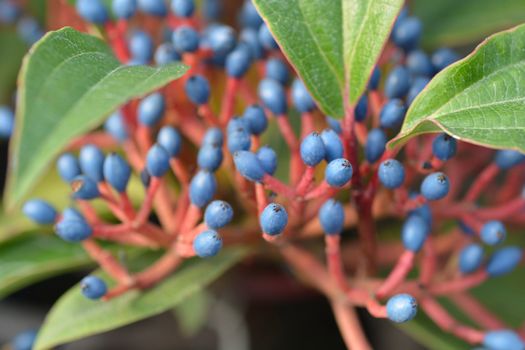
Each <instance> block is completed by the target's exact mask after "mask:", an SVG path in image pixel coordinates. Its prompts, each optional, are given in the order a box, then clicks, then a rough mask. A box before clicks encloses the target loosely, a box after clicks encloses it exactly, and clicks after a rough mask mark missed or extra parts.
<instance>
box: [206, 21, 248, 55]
mask: <svg viewBox="0 0 525 350" xmlns="http://www.w3.org/2000/svg"><path fill="white" fill-rule="evenodd" d="M204 36H205V38H206V43H207V45H208V46H209V47H210V49H212V51H213V52H214V54H215V55H218V56H224V55H226V54H228V53H230V52H231V51H232V50H233V49H234V48H235V45H236V44H237V40H236V38H235V31H234V30H233V28H231V27H229V26H226V25H223V24H212V25H210V26H208V27H207V28H206V31H205V33H204ZM249 57H250V56H249Z"/></svg>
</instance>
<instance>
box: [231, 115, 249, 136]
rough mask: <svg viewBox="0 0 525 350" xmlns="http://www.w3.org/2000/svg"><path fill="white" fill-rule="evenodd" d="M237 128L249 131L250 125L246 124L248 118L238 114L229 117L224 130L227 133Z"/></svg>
mask: <svg viewBox="0 0 525 350" xmlns="http://www.w3.org/2000/svg"><path fill="white" fill-rule="evenodd" d="M238 129H243V130H244V131H247V132H250V125H249V124H248V120H246V119H244V118H243V117H239V116H235V117H233V118H231V119H230V121H229V122H228V125H227V126H226V132H227V133H228V134H231V133H233V132H235V131H237V130H238Z"/></svg>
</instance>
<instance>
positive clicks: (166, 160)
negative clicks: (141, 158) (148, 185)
mask: <svg viewBox="0 0 525 350" xmlns="http://www.w3.org/2000/svg"><path fill="white" fill-rule="evenodd" d="M169 168H170V154H169V153H168V151H167V150H166V149H165V148H164V147H162V146H161V145H159V144H158V143H156V144H154V145H153V146H152V147H151V148H150V149H149V151H148V154H147V155H146V169H147V170H148V173H149V174H150V175H151V176H154V177H162V176H163V175H164V174H165V173H166V172H167V171H168V170H169Z"/></svg>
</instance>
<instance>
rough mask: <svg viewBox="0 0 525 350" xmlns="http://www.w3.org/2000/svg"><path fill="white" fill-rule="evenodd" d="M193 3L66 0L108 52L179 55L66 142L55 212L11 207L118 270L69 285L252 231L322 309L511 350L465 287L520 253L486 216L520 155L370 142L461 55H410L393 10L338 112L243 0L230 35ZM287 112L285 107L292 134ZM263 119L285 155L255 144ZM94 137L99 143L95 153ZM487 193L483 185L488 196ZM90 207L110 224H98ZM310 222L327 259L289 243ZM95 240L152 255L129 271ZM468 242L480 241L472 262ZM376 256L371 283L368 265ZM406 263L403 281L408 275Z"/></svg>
mask: <svg viewBox="0 0 525 350" xmlns="http://www.w3.org/2000/svg"><path fill="white" fill-rule="evenodd" d="M204 6H205V7H204V9H203V11H202V14H201V13H200V12H198V11H196V6H195V4H194V2H193V0H173V1H171V3H170V6H168V5H167V4H166V2H165V1H164V0H138V1H135V0H113V2H112V7H111V8H106V7H105V5H104V2H103V1H101V0H78V1H77V2H76V9H77V12H78V14H79V15H80V16H81V17H82V18H83V19H84V20H85V21H87V22H89V23H91V24H94V25H98V26H101V28H103V29H104V34H105V35H106V38H107V40H108V41H109V43H110V44H111V46H112V47H113V49H114V51H115V54H116V56H117V57H118V58H119V59H120V60H121V61H122V62H123V63H124V64H133V65H139V64H156V65H164V64H169V63H171V62H174V61H183V62H184V63H186V64H188V65H189V66H190V69H189V72H188V73H187V74H186V75H185V76H184V77H183V78H182V79H181V80H179V81H176V82H174V83H171V84H170V85H168V86H167V87H165V88H163V89H161V90H159V91H157V92H155V93H153V94H151V95H149V96H146V97H144V98H142V99H141V100H138V101H137V100H133V101H129V102H128V103H126V104H125V105H123V106H122V107H121V108H120V109H119V110H118V111H116V112H115V113H114V114H113V115H111V116H110V117H109V118H108V119H107V121H106V123H105V125H104V129H103V130H102V131H95V132H93V133H91V134H87V135H84V136H83V137H81V138H79V139H78V140H75V142H73V144H72V145H71V147H70V149H69V150H68V152H67V153H64V154H63V155H61V156H60V158H59V159H58V161H57V164H56V166H57V170H58V172H59V174H60V176H61V177H62V179H63V180H64V181H65V182H67V183H68V184H69V185H70V186H71V190H72V196H71V198H72V200H73V203H74V206H72V207H70V208H66V209H65V210H63V211H62V212H61V213H59V212H57V210H55V209H54V208H53V207H52V206H51V205H50V204H48V203H47V202H44V201H42V200H40V199H34V200H31V201H28V202H27V203H26V204H25V206H24V208H23V210H24V213H25V214H26V215H27V216H28V217H29V218H31V219H32V220H34V221H35V222H37V223H39V224H43V225H47V224H52V225H54V228H55V232H56V234H57V235H58V236H60V237H61V238H62V239H64V240H66V241H69V242H80V243H81V244H82V245H83V247H84V248H85V250H86V251H87V252H88V253H89V254H90V255H91V256H92V257H93V259H95V260H96V261H97V262H98V263H99V264H100V266H101V267H102V268H103V269H104V270H105V271H106V272H107V273H108V274H109V275H110V276H111V277H112V278H113V279H114V280H115V282H116V286H115V287H113V288H111V289H109V288H108V287H107V286H106V283H105V282H104V281H103V280H102V279H100V278H99V277H96V276H88V277H86V278H85V279H83V280H82V282H81V285H82V292H83V293H84V295H85V296H86V297H88V298H90V299H99V298H103V299H105V300H108V299H111V298H114V297H116V296H118V295H120V294H122V293H125V292H127V291H128V290H130V289H132V288H148V287H150V286H152V285H153V284H155V283H157V282H158V281H160V280H162V279H163V278H164V277H166V276H167V275H169V274H170V273H172V272H173V271H174V270H175V269H176V268H177V266H178V265H179V264H180V263H181V262H182V261H183V260H184V259H187V258H189V257H192V256H199V257H202V258H207V257H211V256H214V255H216V254H218V253H219V252H220V250H221V248H222V246H223V238H224V242H225V243H226V244H235V243H237V242H239V241H245V242H246V241H247V240H248V238H249V237H257V235H260V234H261V232H262V237H263V238H264V239H265V240H266V241H267V242H269V243H270V244H272V245H273V246H274V247H275V248H276V249H278V250H279V252H280V253H281V254H282V256H283V258H284V259H285V260H286V261H287V262H288V263H289V264H290V265H291V267H292V268H294V269H295V270H296V271H297V272H298V273H300V274H301V275H303V276H304V278H305V279H306V280H308V281H309V282H311V283H312V284H313V285H314V286H315V287H317V288H318V289H319V290H320V291H322V292H323V293H325V294H326V295H327V296H328V297H330V298H334V300H335V299H337V298H339V299H340V298H345V299H346V302H347V303H348V304H346V305H339V304H338V303H337V302H335V301H334V302H333V305H334V309H335V311H336V314H340V311H341V310H343V311H342V312H343V313H344V312H347V311H348V307H347V305H354V306H362V307H366V308H367V309H368V310H369V312H370V313H371V314H372V315H373V316H376V317H382V318H389V319H390V320H392V321H393V322H398V323H401V322H406V321H409V320H411V319H412V318H413V317H414V316H415V315H416V312H417V309H418V307H420V308H422V309H423V310H424V311H425V313H426V314H427V315H428V316H429V317H431V318H432V319H433V320H434V321H435V322H436V323H437V325H439V326H440V327H441V328H443V329H444V330H446V331H448V332H451V333H453V334H455V335H456V336H458V337H460V338H462V339H464V340H466V341H467V342H469V343H473V344H478V343H482V344H484V346H485V347H487V348H489V349H497V350H499V349H507V350H512V349H523V348H524V347H525V345H524V344H523V341H522V340H521V338H520V337H519V336H518V335H517V333H515V332H513V331H511V330H501V329H504V328H506V326H505V325H504V324H503V323H502V322H501V321H499V320H498V319H497V318H496V317H495V316H493V315H492V314H491V313H490V312H489V311H488V310H487V309H485V307H484V306H483V305H481V304H479V303H478V302H477V301H476V300H475V299H473V297H472V296H471V295H470V294H469V293H468V290H469V289H470V288H472V287H474V286H477V285H479V284H480V283H482V282H483V281H485V280H487V279H489V278H492V277H497V276H501V275H504V274H507V273H510V272H511V271H512V270H513V269H514V268H515V267H516V266H517V265H518V263H519V262H520V261H521V260H522V248H521V247H518V246H511V245H510V246H505V245H504V244H505V243H504V242H505V239H506V236H507V230H506V228H505V225H504V224H503V223H502V221H505V222H508V223H523V222H524V220H525V216H524V214H523V209H524V207H525V199H524V198H523V197H522V195H521V193H520V192H521V191H520V190H519V189H520V188H521V186H522V182H523V177H522V175H521V173H522V172H523V164H524V163H525V156H523V155H522V154H520V153H517V152H515V151H510V150H502V151H497V152H496V153H495V155H494V154H493V152H492V151H491V150H486V149H481V148H479V147H476V146H473V145H469V144H464V143H461V142H459V141H457V140H456V139H455V138H453V137H451V136H450V135H446V134H438V135H432V136H424V137H420V138H418V139H415V140H412V141H410V142H409V143H408V144H407V145H406V146H405V147H404V148H403V149H388V150H387V149H386V144H387V142H388V140H389V139H390V138H392V137H393V136H395V133H396V132H397V130H398V128H399V127H400V125H401V124H402V122H403V119H404V116H405V113H406V111H407V109H408V107H409V106H410V104H411V103H412V101H413V100H414V99H415V98H416V96H417V95H418V94H419V93H420V92H421V90H422V89H423V88H424V87H425V85H426V84H427V83H428V82H429V81H430V79H431V78H432V77H433V76H434V75H435V74H437V73H438V72H439V71H440V70H442V69H444V68H445V67H446V66H448V65H449V64H452V63H453V62H454V61H456V60H458V59H459V56H458V55H457V54H456V53H455V52H453V51H451V50H449V49H440V50H437V51H436V52H434V53H433V54H432V55H430V56H429V55H427V53H425V52H424V51H422V50H421V49H419V48H418V44H419V39H420V36H421V32H422V25H421V22H420V21H419V19H417V18H415V17H411V16H409V14H408V11H407V10H406V9H404V10H403V11H402V12H401V13H400V15H399V18H398V20H397V22H396V23H395V26H394V28H393V31H392V35H391V40H390V42H389V44H388V45H387V47H386V48H385V49H384V52H383V54H382V57H381V59H380V61H379V63H378V65H377V67H376V68H375V69H374V71H373V72H372V73H371V77H370V82H369V86H368V90H367V91H366V93H365V94H364V95H363V96H362V97H361V99H360V100H359V102H358V103H357V104H356V105H355V106H351V108H349V109H348V110H347V111H346V115H345V116H324V115H323V114H322V113H321V112H320V111H319V110H318V109H317V107H316V104H315V102H314V100H313V99H312V98H311V96H310V94H309V92H308V90H307V89H306V87H305V86H304V84H303V83H302V81H301V80H300V78H299V77H296V76H294V74H293V72H292V70H291V69H290V66H289V63H288V62H287V60H286V59H285V57H284V55H283V54H282V53H281V52H280V50H279V47H278V45H277V43H276V41H275V40H274V38H273V37H272V34H271V32H270V31H269V29H268V27H267V26H266V24H265V23H263V21H262V20H261V18H260V17H259V15H258V13H257V11H256V9H255V7H254V5H253V4H252V3H251V2H250V1H245V3H244V5H243V7H242V8H241V11H240V16H239V22H240V27H241V29H240V31H239V32H238V33H236V31H235V30H234V29H233V28H232V27H230V26H228V25H225V24H221V23H218V22H216V20H217V7H216V6H217V2H215V1H206V2H205V3H204ZM138 12H141V13H142V15H141V16H137V13H138ZM147 17H154V18H156V19H157V21H156V23H157V25H158V26H159V27H160V28H156V29H161V30H155V31H153V30H151V29H150V28H148V29H146V28H145V27H142V26H141V24H142V23H143V22H142V21H143V20H144V18H146V19H147ZM159 33H162V34H159ZM390 67H392V68H390ZM221 93H222V94H221ZM237 113H238V114H237ZM0 115H1V114H0ZM293 118H296V119H300V127H299V130H297V129H298V128H294V124H297V123H295V122H292V121H293ZM341 118H342V121H341V122H340V121H339V120H338V119H341ZM274 124H275V125H276V128H277V129H278V131H279V132H280V134H281V135H282V138H283V139H284V141H285V143H286V146H287V150H286V151H285V150H283V149H274V148H275V145H263V144H264V142H265V135H266V134H269V133H270V131H268V130H270V128H269V126H271V125H274ZM272 147H273V148H272ZM105 148H113V149H114V152H110V153H107V154H105V153H104V152H103V151H102V149H105ZM284 153H287V156H288V157H287V158H283V155H284ZM282 159H286V161H285V164H279V165H278V161H281V163H282V162H283V161H282ZM288 159H289V161H288ZM465 161H468V162H469V166H465V165H463V164H462V163H463V162H465ZM279 166H280V167H282V166H285V167H286V166H287V167H288V180H287V181H284V180H283V178H282V177H280V178H279V177H277V176H276V175H275V174H276V170H277V169H278V167H279ZM498 176H499V177H503V178H504V179H505V181H504V183H502V184H499V183H498V181H497V180H498V179H497V178H498ZM134 177H136V178H137V179H140V180H141V182H142V184H143V186H144V188H145V194H144V198H143V199H142V201H141V203H140V205H139V206H137V203H135V202H133V201H132V199H130V196H128V190H127V188H128V182H129V181H130V179H133V178H134ZM231 188H234V189H235V191H231ZM495 188H499V190H498V191H497V195H495V194H494V193H496V191H493V189H495ZM485 189H486V190H487V191H490V192H491V193H492V194H491V195H490V196H487V198H484V197H482V194H483V190H485ZM516 192H518V194H517V195H516ZM217 197H222V198H226V199H228V201H229V202H230V203H231V204H229V203H228V202H226V201H223V200H214V199H215V198H217ZM480 199H483V201H481V200H480ZM95 201H100V202H102V203H104V204H105V205H106V206H107V207H108V208H109V209H110V210H111V212H112V213H113V215H114V217H115V218H116V219H117V220H118V221H119V223H117V224H115V223H112V222H106V221H104V219H103V218H102V217H101V216H100V215H99V214H98V213H97V210H96V209H95V207H94V206H93V202H95ZM481 204H483V207H482V206H481ZM234 208H235V216H236V220H233V218H234ZM153 213H154V215H155V216H154V217H153V216H152V214H153ZM153 219H155V220H153ZM376 219H390V220H391V221H399V220H403V224H402V225H401V228H400V237H401V240H400V243H398V242H391V241H384V242H383V241H379V240H378V233H377V229H378V227H376ZM232 222H233V224H232V225H234V226H231V227H227V226H228V225H229V224H230V223H232ZM256 222H257V223H258V225H257V224H256V225H253V223H256ZM451 222H454V225H453V226H454V227H453V228H452V229H451V225H450V223H451ZM350 227H356V228H357V232H358V242H356V240H353V239H351V238H348V239H347V238H346V237H345V238H344V239H342V238H343V237H342V236H345V234H343V232H344V231H345V230H347V229H348V228H350ZM321 233H324V240H325V245H326V265H327V266H324V265H323V264H322V263H321V262H320V261H319V260H318V259H317V258H316V257H315V256H314V254H313V253H311V252H309V251H308V250H307V249H306V248H305V247H303V246H302V245H301V243H300V239H301V238H305V237H307V236H315V235H318V234H321ZM241 236H242V237H241ZM100 240H107V241H113V242H118V243H122V244H128V245H136V246H141V247H147V248H151V249H159V248H163V249H165V253H164V255H163V256H162V257H161V258H160V259H159V260H158V261H157V262H155V263H154V264H153V265H152V266H150V267H148V268H146V269H145V270H144V271H142V272H139V273H131V272H129V271H128V269H127V268H126V266H124V265H123V264H122V263H121V262H119V261H118V260H117V259H116V258H115V257H114V256H112V255H111V254H110V253H109V252H108V251H106V250H105V249H104V248H103V247H102V246H101V245H100V244H99V241H100ZM481 244H484V245H486V246H489V250H490V251H491V254H490V256H489V257H488V258H487V259H485V253H484V248H483V247H482V245H481ZM347 256H349V258H347ZM388 267H391V269H390V273H389V275H388V276H387V277H386V278H384V279H379V278H377V277H375V276H376V273H377V271H378V269H379V268H388ZM416 267H417V268H418V277H417V278H416V279H409V278H407V276H408V274H409V272H410V271H411V270H412V269H414V268H416ZM451 267H453V268H451ZM350 271H351V272H352V273H351V274H349V272H350ZM357 271H359V272H360V273H356V272H357ZM349 276H352V277H349ZM443 295H453V296H454V299H453V300H454V301H456V302H457V305H458V307H460V308H464V311H465V312H466V313H472V314H475V315H476V316H475V317H476V318H479V319H478V320H477V321H479V322H478V324H479V325H480V326H481V327H482V328H483V329H487V331H483V330H479V329H475V328H472V327H469V326H466V325H462V324H461V323H460V322H459V321H457V320H455V319H454V318H453V317H452V316H451V315H449V314H448V312H447V311H446V310H445V309H444V308H443V307H442V306H441V305H440V304H439V303H438V302H437V299H436V298H437V297H439V296H443ZM341 327H342V328H341V331H342V332H353V331H354V330H348V329H345V328H344V327H345V326H344V325H341ZM352 327H355V325H354V326H352Z"/></svg>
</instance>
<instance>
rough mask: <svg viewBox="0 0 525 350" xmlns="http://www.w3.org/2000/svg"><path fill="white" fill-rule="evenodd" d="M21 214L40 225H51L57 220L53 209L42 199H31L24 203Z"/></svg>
mask: <svg viewBox="0 0 525 350" xmlns="http://www.w3.org/2000/svg"><path fill="white" fill-rule="evenodd" d="M22 212H23V213H24V215H25V216H27V217H28V218H30V219H31V220H33V221H34V222H36V223H37V224H40V225H48V224H53V223H54V222H55V220H56V218H57V212H56V210H55V208H53V206H51V204H49V203H48V202H46V201H44V200H42V199H32V200H29V201H27V202H25V204H24V207H23V208H22Z"/></svg>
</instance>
